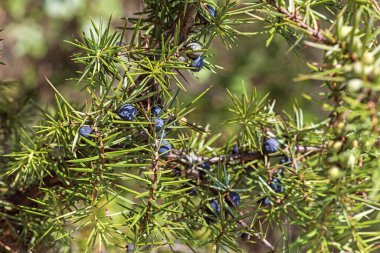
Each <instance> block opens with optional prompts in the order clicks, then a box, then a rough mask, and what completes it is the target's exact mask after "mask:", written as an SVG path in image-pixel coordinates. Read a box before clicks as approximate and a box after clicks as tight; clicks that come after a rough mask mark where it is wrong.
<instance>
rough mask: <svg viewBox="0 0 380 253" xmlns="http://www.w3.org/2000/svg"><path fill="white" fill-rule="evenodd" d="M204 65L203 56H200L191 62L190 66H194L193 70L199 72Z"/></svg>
mask: <svg viewBox="0 0 380 253" xmlns="http://www.w3.org/2000/svg"><path fill="white" fill-rule="evenodd" d="M203 65H204V62H203V58H202V57H201V56H199V57H198V58H196V59H195V60H194V61H192V62H191V63H190V67H192V69H191V71H193V72H199V71H200V70H201V69H202V67H203Z"/></svg>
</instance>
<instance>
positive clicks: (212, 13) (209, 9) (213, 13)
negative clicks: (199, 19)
mask: <svg viewBox="0 0 380 253" xmlns="http://www.w3.org/2000/svg"><path fill="white" fill-rule="evenodd" d="M206 9H207V11H208V13H209V14H210V16H211V17H213V18H215V9H214V7H212V6H211V5H209V4H207V5H206Z"/></svg>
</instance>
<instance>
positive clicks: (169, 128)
mask: <svg viewBox="0 0 380 253" xmlns="http://www.w3.org/2000/svg"><path fill="white" fill-rule="evenodd" d="M167 125H168V126H167V128H166V129H167V130H168V131H171V130H173V126H177V122H175V118H169V120H168V123H167Z"/></svg>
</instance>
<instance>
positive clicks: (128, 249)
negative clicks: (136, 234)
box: [127, 243, 135, 253]
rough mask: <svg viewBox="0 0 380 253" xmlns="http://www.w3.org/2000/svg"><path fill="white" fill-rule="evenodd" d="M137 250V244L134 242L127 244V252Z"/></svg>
mask: <svg viewBox="0 0 380 253" xmlns="http://www.w3.org/2000/svg"><path fill="white" fill-rule="evenodd" d="M134 250H135V245H134V244H133V243H130V244H128V245H127V253H133V251H134Z"/></svg>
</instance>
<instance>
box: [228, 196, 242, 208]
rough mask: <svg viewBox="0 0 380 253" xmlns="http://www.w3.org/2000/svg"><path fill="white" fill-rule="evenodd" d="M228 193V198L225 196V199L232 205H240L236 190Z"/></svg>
mask: <svg viewBox="0 0 380 253" xmlns="http://www.w3.org/2000/svg"><path fill="white" fill-rule="evenodd" d="M229 195H230V198H226V200H227V203H228V204H229V205H230V206H232V207H234V206H235V205H236V206H238V205H240V196H239V194H238V193H237V192H230V193H229ZM230 199H231V200H232V201H233V202H234V204H235V205H234V204H233V203H231V201H230Z"/></svg>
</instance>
